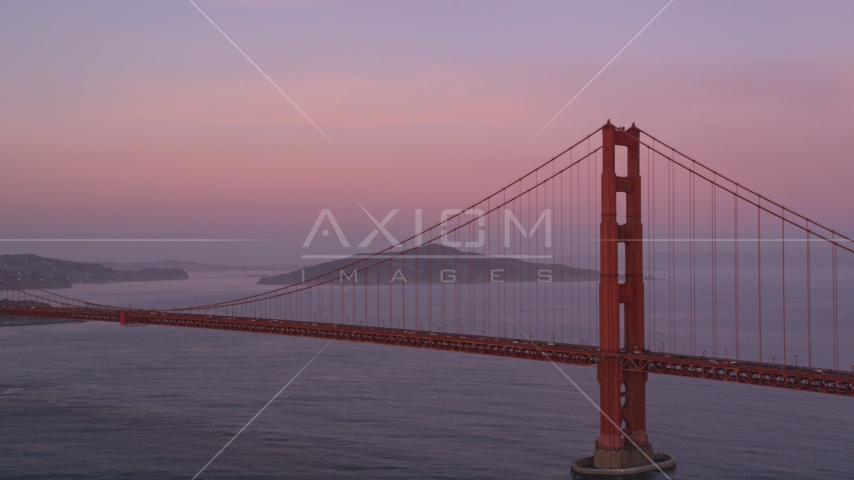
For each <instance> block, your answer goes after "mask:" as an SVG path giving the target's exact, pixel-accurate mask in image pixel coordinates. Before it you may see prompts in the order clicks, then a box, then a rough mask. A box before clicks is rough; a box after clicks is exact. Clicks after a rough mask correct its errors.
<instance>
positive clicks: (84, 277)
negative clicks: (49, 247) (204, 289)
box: [0, 254, 190, 288]
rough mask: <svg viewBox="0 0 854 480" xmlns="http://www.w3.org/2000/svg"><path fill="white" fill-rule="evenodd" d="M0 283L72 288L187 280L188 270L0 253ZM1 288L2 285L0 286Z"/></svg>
mask: <svg viewBox="0 0 854 480" xmlns="http://www.w3.org/2000/svg"><path fill="white" fill-rule="evenodd" d="M0 273H4V274H6V275H8V276H10V277H13V278H15V279H18V280H20V282H23V283H20V282H16V281H14V280H12V279H10V278H8V277H0V282H3V283H5V284H7V285H10V286H12V287H15V288H28V287H27V286H26V285H24V284H25V283H26V284H29V285H32V286H34V287H38V288H71V284H73V283H115V282H140V281H153V280H186V279H188V278H190V276H189V275H187V272H186V271H184V270H182V269H179V268H143V269H141V270H136V271H121V270H114V269H112V268H108V267H105V266H103V265H100V264H97V263H82V262H72V261H69V260H60V259H58V258H46V257H40V256H38V255H32V254H24V255H0ZM0 288H2V287H1V286H0Z"/></svg>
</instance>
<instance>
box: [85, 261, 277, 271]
mask: <svg viewBox="0 0 854 480" xmlns="http://www.w3.org/2000/svg"><path fill="white" fill-rule="evenodd" d="M101 265H103V266H105V267H107V268H112V269H113V270H122V271H125V270H144V269H148V268H161V269H162V268H170V269H174V268H177V269H180V270H184V271H185V272H254V271H259V270H267V271H269V270H278V268H275V267H269V266H263V265H259V266H239V267H235V266H231V265H216V264H210V263H198V262H183V261H181V260H174V259H173V260H161V261H159V262H131V263H120V262H101Z"/></svg>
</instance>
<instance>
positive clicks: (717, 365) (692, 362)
mask: <svg viewBox="0 0 854 480" xmlns="http://www.w3.org/2000/svg"><path fill="white" fill-rule="evenodd" d="M0 316H4V317H5V316H8V317H25V318H53V319H63V320H84V321H99V322H114V323H124V324H142V325H161V326H172V327H189V328H206V329H213V330H230V331H237V332H254V333H268V334H276V335H291V336H297V337H312V338H323V339H329V340H343V341H351V342H362V343H377V344H383V345H397V346H405V347H414V348H428V349H433V350H444V351H450V352H463V353H474V354H479V355H491V356H495V357H506V358H518V359H526V360H540V361H553V362H556V363H566V364H571V365H587V366H595V365H597V364H598V363H599V359H600V358H602V357H603V354H601V353H599V350H598V348H597V347H595V346H587V345H572V344H563V343H550V342H539V341H525V340H518V339H511V338H500V337H488V336H471V335H462V334H454V333H445V332H428V331H421V330H406V329H395V328H381V327H368V326H362V325H343V324H331V323H314V322H301V321H294V320H281V321H279V320H275V321H273V320H256V319H251V318H241V317H227V316H212V315H198V314H186V313H171V312H168V311H156V310H153V311H150V310H130V309H128V310H120V309H115V310H107V309H97V308H38V307H0ZM614 356H616V357H618V358H619V359H620V365H621V367H622V369H623V370H627V371H637V372H647V373H657V374H664V375H675V376H679V377H689V378H701V379H709V380H719V381H726V382H737V383H745V384H750V385H762V386H768V387H778V388H786V389H790V390H802V391H809V392H820V393H830V394H836V395H845V396H850V397H854V372H844V371H836V370H827V369H815V368H807V367H794V366H790V365H775V364H768V363H758V362H746V361H735V360H731V359H721V358H709V357H696V356H689V355H671V354H664V353H655V352H650V351H643V352H620V353H617V354H616V355H614Z"/></svg>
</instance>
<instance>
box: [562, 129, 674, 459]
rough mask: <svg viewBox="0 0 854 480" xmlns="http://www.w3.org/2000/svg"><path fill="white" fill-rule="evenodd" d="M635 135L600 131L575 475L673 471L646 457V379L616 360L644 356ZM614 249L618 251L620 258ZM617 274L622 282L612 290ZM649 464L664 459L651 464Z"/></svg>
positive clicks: (633, 132)
mask: <svg viewBox="0 0 854 480" xmlns="http://www.w3.org/2000/svg"><path fill="white" fill-rule="evenodd" d="M640 133H641V132H640V129H638V128H637V127H636V126H635V125H634V124H632V126H631V128H629V129H628V130H626V129H622V128H617V127H615V126H614V125H612V124H611V122H610V121H608V123H607V124H605V126H604V127H603V128H602V220H601V223H600V226H599V233H600V236H599V243H600V247H601V254H600V259H599V262H600V265H599V268H600V270H599V271H600V274H599V338H600V345H599V348H600V353H601V358H600V360H599V364H598V367H597V368H598V371H597V375H598V380H599V408H600V409H601V412H600V419H599V428H600V433H599V437H598V438H597V439H596V443H595V448H594V452H593V457H592V464H591V462H590V460H591V459H590V458H589V457H588V458H587V459H582V460H580V461H579V462H581V463H585V464H586V465H585V466H586V467H587V468H579V469H578V470H579V473H588V474H591V473H598V474H600V475H609V474H620V473H635V471H649V470H654V469H657V468H661V467H662V466H664V467H665V468H667V467H671V468H672V466H673V465H675V462H674V461H673V459H672V457H669V456H663V455H661V454H658V455H656V454H654V453H653V451H652V445H651V444H650V442H649V436H648V435H647V433H646V381H647V376H648V374H647V373H646V372H637V371H624V370H623V369H622V368H621V366H620V358H619V355H620V353H621V351H620V350H621V348H622V349H623V352H626V353H633V352H636V353H639V352H641V351H642V350H643V348H644V284H643V223H642V222H641V176H640V140H639V139H640ZM617 146H623V147H626V176H624V177H623V176H618V175H617V169H616V161H617V156H616V147H617ZM618 193H624V194H625V200H624V201H625V213H626V220H625V223H623V224H620V223H618V222H617V206H618V205H617V202H618V195H617V194H618ZM620 244H622V245H623V246H624V248H623V255H622V258H620V257H621V256H620V248H619V246H620ZM621 273H622V277H623V279H624V281H623V282H620V277H621ZM621 319H622V329H621V325H620V322H621ZM621 330H622V334H621ZM621 337H622V347H621V345H620V343H621V342H620V340H621ZM656 456H658V457H664V458H654V457H656ZM668 459H669V461H664V460H668ZM585 460H586V462H585ZM653 460H654V461H656V462H662V465H659V466H658V467H656V466H655V465H654V464H653ZM576 463H578V462H576ZM591 467H592V468H591Z"/></svg>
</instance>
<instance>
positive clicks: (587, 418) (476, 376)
mask: <svg viewBox="0 0 854 480" xmlns="http://www.w3.org/2000/svg"><path fill="white" fill-rule="evenodd" d="M256 280H257V278H250V277H245V276H241V275H239V274H206V275H202V276H198V277H194V278H193V279H191V280H189V281H187V282H150V283H130V284H113V285H101V286H77V287H75V288H74V289H73V290H71V291H67V292H63V293H70V294H72V295H73V296H75V297H82V298H85V299H89V300H94V301H107V302H109V303H112V304H115V305H123V304H133V305H138V306H148V305H149V304H150V305H154V306H158V307H160V306H169V305H182V304H192V303H197V302H198V301H206V300H209V299H219V298H231V297H234V296H236V295H238V294H241V293H254V292H258V291H262V290H263V289H264V288H263V287H259V286H256V285H254V284H253V283H254V282H255V281H256ZM325 344H326V342H325V341H321V340H312V339H300V338H289V337H277V336H265V335H253V334H245V333H234V332H214V331H203V330H192V329H180V328H168V327H135V328H122V327H119V326H117V325H113V324H99V323H75V324H55V325H42V326H31V327H29V326H28V327H7V328H0V365H2V368H0V477H2V478H105V479H106V478H110V479H112V478H191V477H192V476H193V475H194V474H195V473H196V472H197V471H198V470H199V469H200V468H201V467H202V466H203V465H204V464H205V463H207V461H208V460H209V459H210V458H211V457H212V456H213V455H214V454H215V453H216V452H217V451H218V450H219V449H220V448H221V447H222V446H223V445H224V444H225V443H226V442H227V441H228V440H229V439H230V438H231V437H232V436H233V435H234V434H235V433H236V432H237V431H238V430H239V429H240V428H241V427H242V426H243V425H244V424H245V423H246V421H248V420H249V419H250V418H251V417H252V416H253V415H254V414H255V413H256V412H257V411H258V410H259V409H260V408H261V407H262V406H263V405H264V404H265V403H266V402H267V401H268V400H269V399H270V398H271V397H272V396H273V395H274V394H275V393H276V392H277V391H278V390H279V389H280V388H281V387H282V386H283V385H284V384H285V383H286V382H287V381H288V380H289V379H290V378H291V377H292V376H293V375H294V374H295V373H296V372H297V371H298V370H299V369H300V368H302V367H303V366H304V365H305V363H306V362H307V361H308V360H309V359H310V358H311V357H312V356H314V354H315V353H317V352H318V351H319V350H320V349H321V348H322V347H323V346H324V345H325ZM562 368H564V369H565V371H566V372H567V373H568V374H569V375H570V376H571V377H572V378H573V379H574V380H575V381H576V382H577V383H578V384H579V385H580V386H581V387H582V388H583V389H585V390H586V391H588V392H589V393H590V394H591V395H593V396H594V397H596V395H597V386H596V376H595V373H596V372H595V370H594V369H592V368H585V367H571V366H563V367H562ZM648 398H649V407H648V423H649V432H650V436H651V439H652V441H653V447H654V448H655V449H656V450H663V451H666V452H668V453H671V454H673V455H675V456H676V458H677V461H678V466H677V468H676V470H674V471H672V473H670V475H671V477H672V478H680V479H687V478H691V479H695V478H710V479H712V478H744V479H756V478H769V479H771V478H780V479H784V478H786V479H788V478H791V479H800V478H854V474H853V473H852V467H851V464H850V459H851V458H852V456H854V428H852V427H854V401H852V400H851V399H848V398H837V397H833V396H830V395H819V394H808V393H800V392H789V391H781V390H776V389H771V388H759V387H750V386H743V385H733V384H724V383H718V382H710V381H699V380H691V379H677V378H670V377H663V376H651V377H650V381H649V385H648ZM597 430H598V416H597V413H596V411H595V410H594V409H593V407H592V406H591V405H590V404H589V403H587V401H586V400H584V398H583V397H582V396H581V395H580V394H579V393H578V392H577V391H576V390H575V389H574V388H573V387H572V386H571V385H570V384H569V383H568V382H567V381H566V379H564V378H563V377H562V376H561V375H560V374H559V373H558V372H557V371H556V370H555V369H554V367H553V366H551V365H549V364H544V363H538V362H525V361H519V360H506V359H497V358H488V357H479V356H473V355H464V354H453V353H444V352H433V351H421V350H415V349H407V348H396V347H385V346H376V345H362V344H351V343H340V342H334V343H332V344H331V345H330V346H329V348H328V349H327V350H326V351H325V352H324V353H323V355H321V356H320V357H318V359H317V360H316V361H315V363H313V364H312V365H311V366H310V367H309V368H308V369H307V370H306V371H305V372H304V373H303V375H302V376H301V377H299V379H297V380H296V381H295V382H294V383H293V384H292V385H291V387H290V388H289V389H288V390H286V391H285V393H283V394H282V395H281V396H280V397H279V398H278V399H277V400H276V402H275V403H273V404H272V405H271V406H270V407H269V408H268V409H267V410H266V411H265V412H264V413H263V414H262V415H261V416H260V417H259V418H258V419H257V420H256V421H255V422H254V423H253V424H252V425H251V426H250V427H249V428H248V429H247V430H246V431H245V432H244V433H243V434H242V435H241V436H240V437H239V438H238V439H237V440H236V441H235V442H234V443H233V444H232V445H231V446H230V447H229V448H228V449H227V450H226V451H225V452H224V453H223V454H222V455H221V456H220V457H219V458H218V459H217V460H216V461H215V462H214V463H213V464H212V465H211V466H210V467H208V469H207V470H206V471H205V473H204V474H203V475H202V476H201V477H200V478H461V479H462V478H466V479H470V478H567V477H569V476H570V474H569V465H570V462H571V461H572V460H573V459H575V458H577V457H580V456H586V455H589V454H590V453H591V451H592V448H593V439H594V438H595V436H596V434H597ZM649 478H663V477H661V476H660V475H650V476H649Z"/></svg>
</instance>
